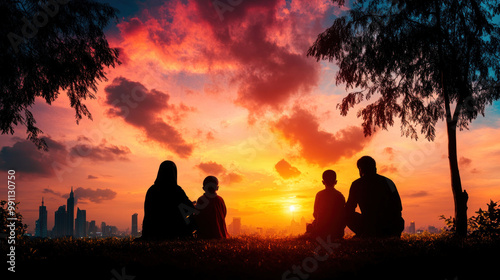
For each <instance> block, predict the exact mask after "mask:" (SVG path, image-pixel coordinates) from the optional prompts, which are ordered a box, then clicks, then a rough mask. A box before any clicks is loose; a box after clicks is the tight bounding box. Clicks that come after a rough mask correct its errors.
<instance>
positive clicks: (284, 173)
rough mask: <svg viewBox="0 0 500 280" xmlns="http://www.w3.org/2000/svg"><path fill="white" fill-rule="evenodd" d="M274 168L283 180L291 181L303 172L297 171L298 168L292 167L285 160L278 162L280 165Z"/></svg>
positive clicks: (277, 164)
mask: <svg viewBox="0 0 500 280" xmlns="http://www.w3.org/2000/svg"><path fill="white" fill-rule="evenodd" d="M274 168H275V169H276V171H277V172H278V174H279V175H280V176H281V177H282V178H283V179H290V178H293V177H297V176H299V175H300V174H301V172H300V171H299V170H298V169H297V167H295V166H292V165H291V164H290V163H289V162H288V161H286V160H285V159H282V160H280V161H278V163H276V165H275V166H274Z"/></svg>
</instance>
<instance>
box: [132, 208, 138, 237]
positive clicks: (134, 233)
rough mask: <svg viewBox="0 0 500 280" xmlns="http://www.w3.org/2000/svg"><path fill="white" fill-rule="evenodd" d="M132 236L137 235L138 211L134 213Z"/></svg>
mask: <svg viewBox="0 0 500 280" xmlns="http://www.w3.org/2000/svg"><path fill="white" fill-rule="evenodd" d="M131 234H132V236H134V237H135V236H137V213H134V214H133V215H132V233H131Z"/></svg>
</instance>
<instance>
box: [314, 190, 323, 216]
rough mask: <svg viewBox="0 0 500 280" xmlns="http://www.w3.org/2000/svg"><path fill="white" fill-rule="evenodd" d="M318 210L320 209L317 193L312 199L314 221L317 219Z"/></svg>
mask: <svg viewBox="0 0 500 280" xmlns="http://www.w3.org/2000/svg"><path fill="white" fill-rule="evenodd" d="M319 208H320V202H319V192H318V193H317V194H316V197H315V198H314V212H313V217H314V219H317V218H318V215H319V212H320V211H321V210H320V209H319Z"/></svg>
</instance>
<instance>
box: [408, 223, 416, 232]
mask: <svg viewBox="0 0 500 280" xmlns="http://www.w3.org/2000/svg"><path fill="white" fill-rule="evenodd" d="M408 233H410V234H415V222H414V221H411V223H410V227H409V228H408Z"/></svg>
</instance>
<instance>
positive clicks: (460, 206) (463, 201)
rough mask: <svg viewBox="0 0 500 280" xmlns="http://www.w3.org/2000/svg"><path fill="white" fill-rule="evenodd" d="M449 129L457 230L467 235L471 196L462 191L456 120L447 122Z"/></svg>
mask: <svg viewBox="0 0 500 280" xmlns="http://www.w3.org/2000/svg"><path fill="white" fill-rule="evenodd" d="M446 126H447V130H448V159H449V162H450V173H451V189H452V191H453V199H454V202H455V230H456V235H457V236H458V237H466V236H467V200H468V199H469V196H468V194H467V192H466V191H462V182H461V180H460V172H459V170H458V159H457V125H456V121H448V122H446Z"/></svg>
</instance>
